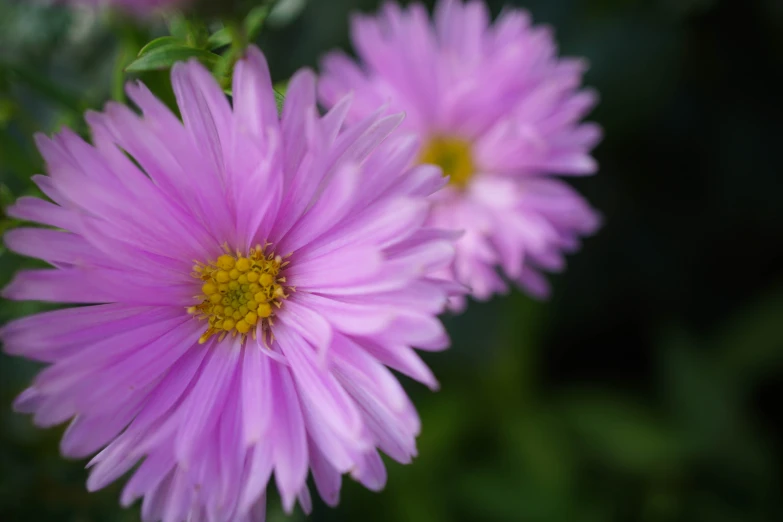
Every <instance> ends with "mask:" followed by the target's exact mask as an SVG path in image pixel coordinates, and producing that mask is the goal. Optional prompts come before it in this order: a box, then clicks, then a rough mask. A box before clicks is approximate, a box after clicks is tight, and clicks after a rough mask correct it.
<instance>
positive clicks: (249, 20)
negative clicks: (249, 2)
mask: <svg viewBox="0 0 783 522" xmlns="http://www.w3.org/2000/svg"><path fill="white" fill-rule="evenodd" d="M270 10H271V7H270V6H269V5H261V6H258V7H254V8H253V9H251V10H250V12H249V13H248V14H247V16H246V17H245V21H244V29H245V35H246V37H247V40H248V41H253V40H254V39H255V38H256V36H258V33H260V32H261V27H262V26H263V25H264V21H265V20H266V18H267V16H269V11H270Z"/></svg>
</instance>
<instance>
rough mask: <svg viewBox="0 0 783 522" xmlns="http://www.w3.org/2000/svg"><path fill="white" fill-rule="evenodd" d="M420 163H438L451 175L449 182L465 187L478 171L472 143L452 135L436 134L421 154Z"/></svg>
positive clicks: (444, 172) (445, 172) (444, 171)
mask: <svg viewBox="0 0 783 522" xmlns="http://www.w3.org/2000/svg"><path fill="white" fill-rule="evenodd" d="M419 163H430V164H433V165H438V166H439V167H440V168H441V169H443V174H445V175H447V176H449V184H451V185H453V186H455V187H458V188H465V186H466V185H467V184H468V181H469V180H470V178H471V177H472V176H473V174H474V173H475V171H476V166H475V164H474V163H473V154H472V152H471V146H470V143H469V142H467V141H465V140H463V139H462V138H455V137H452V136H435V137H433V138H431V139H430V140H429V142H428V143H427V144H426V145H425V147H424V148H423V149H422V150H421V153H420V154H419Z"/></svg>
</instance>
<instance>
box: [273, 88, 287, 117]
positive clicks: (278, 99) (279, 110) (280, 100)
mask: <svg viewBox="0 0 783 522" xmlns="http://www.w3.org/2000/svg"><path fill="white" fill-rule="evenodd" d="M275 104H276V105H277V113H278V114H283V104H285V96H283V95H282V94H280V93H279V92H277V91H275Z"/></svg>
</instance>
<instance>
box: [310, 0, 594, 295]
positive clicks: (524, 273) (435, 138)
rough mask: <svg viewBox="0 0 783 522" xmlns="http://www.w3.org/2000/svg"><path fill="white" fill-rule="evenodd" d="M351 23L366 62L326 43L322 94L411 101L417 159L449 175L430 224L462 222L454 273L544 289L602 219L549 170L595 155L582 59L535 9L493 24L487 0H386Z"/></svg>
mask: <svg viewBox="0 0 783 522" xmlns="http://www.w3.org/2000/svg"><path fill="white" fill-rule="evenodd" d="M352 36H353V41H354V44H355V48H356V52H357V54H358V56H359V63H356V62H354V61H353V60H351V59H350V58H348V57H347V56H345V55H344V54H342V53H333V54H330V55H328V56H327V57H326V58H325V59H324V60H323V67H322V69H323V74H322V81H321V82H320V84H319V85H320V93H319V94H320V97H321V99H322V101H323V102H324V103H325V104H326V105H327V106H331V105H333V104H334V103H336V102H337V100H339V99H340V97H342V96H343V95H345V93H348V92H352V93H353V94H354V96H355V100H356V101H355V103H354V104H353V106H352V107H351V112H350V114H349V119H354V120H356V119H360V118H362V117H365V116H366V115H367V114H370V113H372V112H373V111H374V110H375V109H376V107H378V106H379V105H380V104H383V103H387V104H389V107H390V108H389V110H390V111H392V112H396V111H403V112H405V113H406V119H405V122H404V123H403V126H402V128H403V129H405V130H407V131H410V132H413V133H415V134H416V135H417V136H418V137H419V140H420V149H419V154H418V162H419V163H433V164H437V165H440V166H441V167H443V170H444V173H445V174H447V175H449V176H450V180H451V182H450V183H449V186H448V187H447V188H445V189H444V190H442V191H440V192H439V193H438V194H436V195H435V196H434V199H435V201H436V204H435V209H434V211H433V215H432V218H431V223H432V224H436V225H438V226H443V227H447V228H452V229H462V230H464V235H463V237H462V238H461V239H460V240H459V242H458V243H457V255H456V258H455V261H454V264H453V266H452V267H451V268H450V269H449V270H450V272H451V275H452V277H454V278H456V279H457V280H458V281H460V282H462V283H464V284H466V285H467V286H468V287H470V288H471V290H472V293H473V295H474V297H477V298H480V299H485V298H488V297H490V296H491V295H492V294H493V293H495V292H500V291H504V290H505V289H506V284H505V282H504V280H503V279H502V278H501V277H500V276H499V275H498V273H497V270H496V268H497V267H498V266H499V267H501V268H502V270H503V272H505V275H506V276H507V277H508V278H510V279H512V280H514V281H516V282H518V283H519V284H521V285H522V286H523V287H524V288H525V289H527V290H528V291H529V292H531V293H532V294H534V295H536V296H545V295H546V294H547V292H548V285H547V282H546V280H545V279H544V278H543V277H542V276H541V273H540V272H541V271H542V270H549V271H557V270H560V269H562V268H563V266H564V260H563V253H564V252H570V251H573V250H575V249H576V248H578V246H579V240H580V237H582V236H584V235H587V234H591V233H593V232H594V231H595V230H596V229H597V227H598V224H599V219H598V216H597V215H596V213H595V212H594V211H593V210H592V209H591V208H590V207H589V205H588V204H587V203H586V202H585V201H584V200H583V199H582V198H581V196H579V195H578V194H577V193H576V192H575V191H574V190H573V189H571V188H570V187H569V186H568V185H567V184H565V183H564V182H562V181H559V180H557V179H555V178H554V177H553V175H554V174H566V175H582V174H591V173H593V172H595V171H596V168H597V167H596V163H595V161H594V160H593V159H592V158H591V157H590V150H591V149H592V148H593V147H594V146H595V145H596V143H597V142H598V141H599V139H600V129H599V128H598V127H597V126H596V125H594V124H591V123H580V120H581V118H582V117H583V116H584V115H585V114H586V113H587V112H588V111H589V110H590V109H591V108H592V106H593V105H594V104H595V101H596V95H595V94H594V93H593V92H591V91H586V90H579V86H580V83H581V77H582V73H583V71H584V69H585V64H584V62H583V61H581V60H573V59H560V58H558V57H557V49H556V46H555V43H554V41H553V38H552V34H551V31H550V30H549V29H548V28H545V27H533V26H531V23H530V19H529V16H528V15H527V13H525V12H523V11H519V10H516V9H508V10H506V11H505V12H503V13H502V14H501V15H500V18H499V19H498V20H497V21H496V22H495V23H494V24H491V23H490V19H489V13H488V12H487V8H486V6H485V5H484V4H483V3H482V2H478V1H471V2H469V3H462V2H461V1H459V0H441V1H440V2H438V4H437V6H436V8H435V14H434V20H430V18H429V16H428V14H427V12H426V10H425V9H424V7H423V6H422V5H419V4H413V5H410V6H409V7H407V8H401V7H399V6H398V5H397V4H394V3H388V4H386V5H385V7H384V8H383V9H382V11H381V12H380V14H379V15H378V16H377V17H368V16H356V17H355V18H354V19H353V24H352Z"/></svg>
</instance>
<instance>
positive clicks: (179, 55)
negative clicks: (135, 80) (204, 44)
mask: <svg viewBox="0 0 783 522" xmlns="http://www.w3.org/2000/svg"><path fill="white" fill-rule="evenodd" d="M189 58H197V59H198V61H200V62H201V63H203V64H204V65H206V66H208V67H212V66H213V65H215V63H217V61H218V59H219V58H220V57H219V56H218V55H216V54H215V53H211V52H209V51H205V50H203V49H194V48H193V47H188V46H185V45H182V44H169V45H164V46H162V47H156V48H154V49H152V50H151V51H150V52H148V53H146V54H145V55H143V56H140V57H139V58H137V59H136V60H134V61H133V62H131V64H130V65H128V66H127V67H126V68H125V71H126V72H144V71H155V70H163V69H168V68H170V67H171V66H172V65H174V64H175V63H176V62H180V61H184V60H187V59H189Z"/></svg>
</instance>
